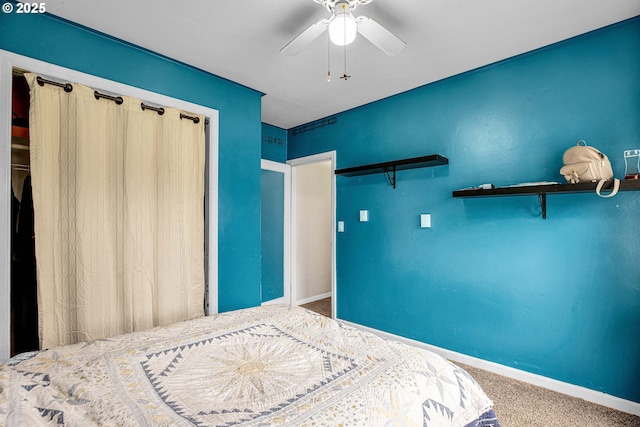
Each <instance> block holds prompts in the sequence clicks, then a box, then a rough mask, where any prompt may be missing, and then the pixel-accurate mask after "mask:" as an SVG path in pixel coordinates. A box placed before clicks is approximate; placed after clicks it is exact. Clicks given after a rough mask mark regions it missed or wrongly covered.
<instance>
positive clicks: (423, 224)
mask: <svg viewBox="0 0 640 427" xmlns="http://www.w3.org/2000/svg"><path fill="white" fill-rule="evenodd" d="M420 228H431V214H420Z"/></svg>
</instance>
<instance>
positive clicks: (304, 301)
mask: <svg viewBox="0 0 640 427" xmlns="http://www.w3.org/2000/svg"><path fill="white" fill-rule="evenodd" d="M330 296H331V292H325V293H324V294H320V295H316V296H313V297H309V298H303V299H299V300H298V301H296V305H303V304H309V303H310V302H314V301H318V300H321V299H325V298H329V297H330Z"/></svg>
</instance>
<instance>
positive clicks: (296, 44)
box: [280, 19, 329, 56]
mask: <svg viewBox="0 0 640 427" xmlns="http://www.w3.org/2000/svg"><path fill="white" fill-rule="evenodd" d="M328 25H329V20H328V19H321V20H320V21H318V22H316V23H315V24H311V26H310V27H309V28H307V29H306V30H304V31H303V32H302V33H301V34H300V35H299V36H298V37H296V38H295V39H293V40H291V41H290V42H289V44H287V45H286V46H285V47H283V48H282V49H280V53H281V54H283V55H289V56H293V55H297V54H299V53H300V52H302V50H303V49H304V48H306V47H307V46H309V45H310V44H311V42H312V41H314V40H315V39H317V38H318V37H320V35H321V34H322V33H324V32H325V31H326V30H327V27H328Z"/></svg>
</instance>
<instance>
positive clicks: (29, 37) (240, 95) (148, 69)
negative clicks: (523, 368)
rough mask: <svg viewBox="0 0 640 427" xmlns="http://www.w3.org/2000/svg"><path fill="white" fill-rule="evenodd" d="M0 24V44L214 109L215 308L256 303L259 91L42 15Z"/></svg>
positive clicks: (3, 18)
mask: <svg viewBox="0 0 640 427" xmlns="http://www.w3.org/2000/svg"><path fill="white" fill-rule="evenodd" d="M0 28H1V30H0V49H4V50H7V51H10V52H15V53H18V54H21V55H25V56H29V57H32V58H36V59H39V60H42V61H46V62H50V63H53V64H56V65H60V66H63V67H66V68H71V69H74V70H78V71H82V72H85V73H88V74H92V75H96V76H99V77H103V78H106V79H110V80H113V81H117V82H121V83H125V84H127V85H131V86H136V87H139V88H143V89H146V90H149V91H153V92H157V93H161V94H164V95H167V96H171V97H174V98H178V99H184V100H186V101H189V102H192V103H195V104H200V105H204V106H207V107H211V108H214V109H216V110H218V111H219V120H220V122H219V125H220V128H219V188H218V195H217V197H218V209H219V210H218V216H219V224H218V230H219V237H218V238H219V241H218V248H219V258H218V268H219V275H218V277H219V295H218V297H219V310H220V311H227V310H232V309H237V308H243V307H250V306H255V305H259V304H260V135H261V123H260V116H261V105H260V102H261V96H262V94H260V93H259V92H256V91H254V90H251V89H248V88H246V87H243V86H241V85H238V84H235V83H232V82H229V81H228V80H224V79H222V78H219V77H216V76H213V75H211V74H208V73H205V72H203V71H200V70H197V69H195V68H192V67H188V66H185V65H184V64H180V63H178V62H175V61H172V60H170V59H167V58H164V57H162V56H159V55H156V54H153V53H151V52H148V51H145V50H143V49H140V48H137V47H135V46H131V45H129V44H126V43H122V42H120V41H118V40H115V39H113V38H111V37H107V36H104V35H101V34H98V33H96V32H93V31H89V30H87V29H85V28H81V27H78V26H76V25H73V24H70V23H68V22H66V21H62V20H59V19H56V18H54V17H51V16H49V15H17V14H15V13H14V14H10V15H8V14H0Z"/></svg>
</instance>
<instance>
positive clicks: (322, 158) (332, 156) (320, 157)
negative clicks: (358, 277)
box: [287, 150, 337, 319]
mask: <svg viewBox="0 0 640 427" xmlns="http://www.w3.org/2000/svg"><path fill="white" fill-rule="evenodd" d="M327 160H329V161H330V162H331V230H332V232H331V297H332V298H331V316H332V317H333V318H334V319H335V318H336V306H337V293H336V174H335V172H336V151H335V150H333V151H327V152H325V153H318V154H313V155H311V156H306V157H299V158H297V159H291V160H288V161H287V164H288V165H290V166H291V194H292V195H291V223H292V224H295V223H296V192H295V188H296V166H302V165H308V164H312V163H319V162H326V161H327ZM291 230H292V231H291V277H292V281H291V289H292V295H293V296H294V298H293V299H292V303H293V304H295V303H296V299H295V291H296V289H297V286H298V283H297V275H296V265H297V264H296V261H297V260H296V245H297V236H296V227H293V226H292V227H291Z"/></svg>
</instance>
